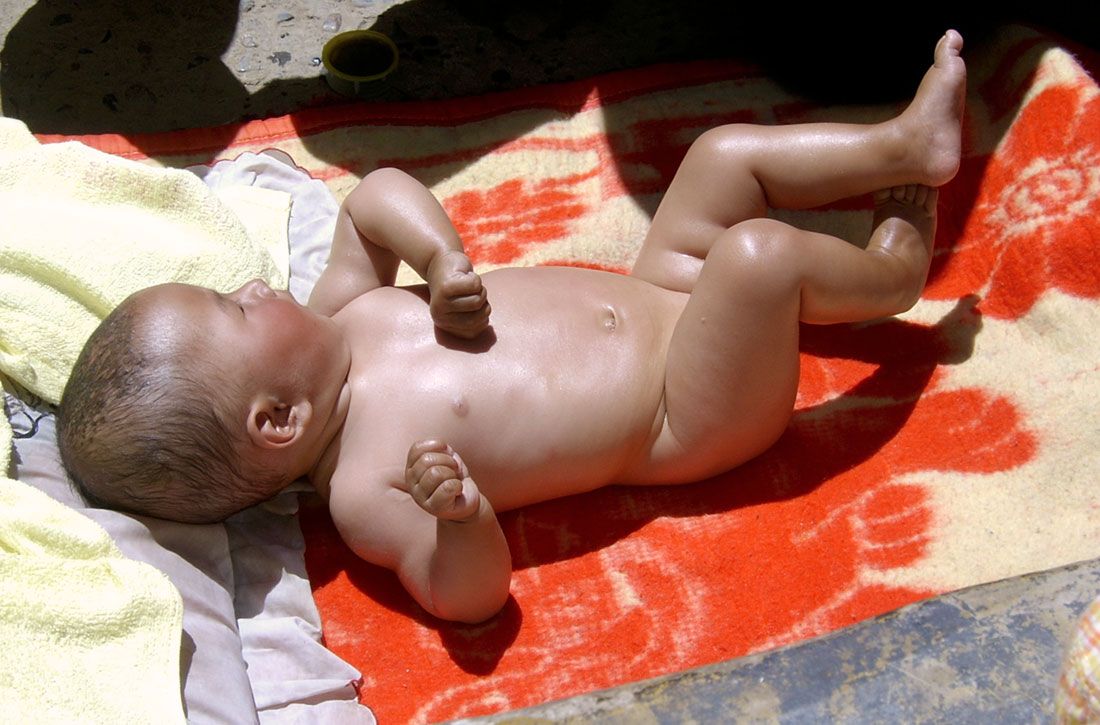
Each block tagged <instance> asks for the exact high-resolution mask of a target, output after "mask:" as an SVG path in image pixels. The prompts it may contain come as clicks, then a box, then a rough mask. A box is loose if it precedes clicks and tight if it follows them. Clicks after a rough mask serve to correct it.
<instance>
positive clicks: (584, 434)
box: [353, 269, 682, 510]
mask: <svg viewBox="0 0 1100 725" xmlns="http://www.w3.org/2000/svg"><path fill="white" fill-rule="evenodd" d="M485 284H486V287H487V289H488V292H489V299H490V303H491V304H492V307H493V314H492V325H493V332H492V339H491V344H486V343H487V342H489V341H487V340H483V341H480V342H481V345H480V346H478V345H472V346H467V345H462V344H451V345H447V344H439V342H438V341H437V340H435V339H434V334H433V336H432V338H433V339H430V340H429V339H427V338H421V339H420V342H419V344H417V345H415V346H414V347H413V349H410V350H407V351H406V352H405V354H404V355H395V356H394V359H395V362H398V364H400V362H399V360H400V359H401V358H402V357H403V358H404V359H405V362H404V364H403V365H402V367H403V370H402V373H401V375H400V376H399V377H400V378H401V379H397V378H392V377H391V378H390V382H389V383H388V384H387V385H386V386H383V387H385V388H389V389H390V390H391V391H393V393H396V392H397V391H398V390H399V388H400V387H402V386H404V387H405V392H404V394H402V395H393V394H390V395H389V398H390V399H389V401H388V406H389V407H390V408H391V409H392V410H395V411H401V412H400V413H399V415H397V416H395V417H396V418H400V420H401V423H400V424H399V425H396V426H394V430H395V431H397V430H400V431H402V433H401V434H400V435H401V436H402V437H404V438H407V439H408V440H407V441H405V442H404V443H401V442H399V441H394V445H396V446H401V445H403V447H404V449H405V450H407V448H408V445H409V444H410V443H412V442H413V440H416V439H419V438H424V437H441V438H445V439H446V440H447V441H448V442H449V443H450V444H451V445H452V446H453V447H454V448H455V450H456V451H458V453H459V455H461V456H462V457H463V459H464V460H465V461H466V463H467V465H468V466H469V468H470V471H471V475H472V476H473V477H474V480H475V481H477V483H478V485H479V486H480V487H481V489H482V491H484V492H485V494H486V495H487V496H489V499H490V501H491V502H492V503H493V505H494V507H496V508H497V509H499V510H504V509H508V508H514V507H516V506H521V505H525V504H528V503H533V502H535V501H540V500H545V499H549V498H556V497H560V496H563V495H567V494H570V493H577V492H581V491H585V490H590V489H592V488H596V487H599V486H603V485H606V484H608V483H612V482H614V481H615V480H616V478H617V477H618V476H619V475H620V474H621V473H622V472H623V470H624V469H625V468H627V467H628V466H630V465H631V464H632V463H633V462H634V461H635V460H636V458H637V456H638V455H640V454H641V453H642V452H643V451H644V450H646V449H647V448H648V445H649V443H650V442H651V441H652V438H653V437H654V436H655V435H656V433H657V431H658V430H659V426H660V423H661V421H662V420H663V394H664V371H665V357H666V351H667V347H668V340H669V337H670V335H671V331H672V328H673V327H674V325H675V320H676V318H677V316H678V313H679V309H680V307H681V305H682V300H681V299H680V297H679V296H678V295H675V294H674V293H668V292H665V291H663V290H659V289H656V288H654V287H652V286H650V285H647V284H644V283H641V282H639V281H638V280H635V279H632V278H627V277H622V276H620V275H609V274H606V273H596V272H590V271H587V270H575V269H523V270H500V271H497V272H491V273H489V274H486V275H485ZM425 314H426V310H425ZM427 322H429V323H430V320H428V321H427ZM353 355H354V352H353ZM391 373H392V370H391ZM376 382H377V381H376ZM377 392H378V390H377V388H376V389H375V390H374V391H373V392H372V393H369V394H368V395H370V396H371V397H375V396H376V394H377ZM378 402H379V403H381V401H378ZM376 404H377V403H376ZM401 455H404V450H402V451H401Z"/></svg>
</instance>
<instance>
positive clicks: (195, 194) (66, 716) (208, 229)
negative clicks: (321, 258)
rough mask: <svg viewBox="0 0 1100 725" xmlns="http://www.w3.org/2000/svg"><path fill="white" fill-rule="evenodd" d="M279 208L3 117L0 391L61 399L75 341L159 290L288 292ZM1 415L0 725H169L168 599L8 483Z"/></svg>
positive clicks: (6, 432)
mask: <svg viewBox="0 0 1100 725" xmlns="http://www.w3.org/2000/svg"><path fill="white" fill-rule="evenodd" d="M288 214H289V197H288V196H287V195H285V194H283V193H282V192H272V191H266V190H262V189H246V190H234V191H231V192H230V193H229V194H228V195H227V197H226V198H225V199H224V200H219V199H218V198H217V197H215V196H214V195H213V194H212V193H211V192H210V191H209V190H208V189H207V188H206V186H205V185H203V184H202V182H201V181H199V180H198V179H197V178H196V177H195V176H193V175H192V174H189V173H187V172H185V171H178V170H171V169H156V168H152V167H147V166H144V165H141V164H138V163H136V162H131V161H124V160H121V159H118V158H115V157H111V156H108V155H106V154H103V153H101V152H98V151H95V150H92V149H89V148H87V147H85V146H82V145H80V144H76V143H64V144H54V145H46V146H40V145H39V144H38V142H37V141H36V140H35V138H34V137H33V136H32V135H31V134H30V133H29V132H28V131H27V129H26V127H25V126H24V125H23V124H22V123H20V122H18V121H14V120H11V119H4V118H0V220H2V221H0V378H7V379H8V380H10V381H14V382H15V383H18V385H19V386H21V387H22V388H24V389H25V390H27V391H30V392H31V393H34V394H36V395H38V396H40V397H42V398H43V399H45V400H46V401H48V402H51V403H56V402H58V400H59V399H60V397H61V392H62V390H63V389H64V386H65V381H66V380H67V379H68V375H69V371H70V370H71V368H72V364H73V362H75V360H76V357H77V355H78V354H79V353H80V349H81V348H82V347H83V344H84V341H85V340H86V339H87V337H88V335H90V334H91V332H92V330H93V329H95V326H96V325H97V324H98V323H99V321H100V320H101V319H102V318H103V317H105V316H106V315H107V313H109V312H110V310H112V309H113V308H114V307H115V305H117V304H118V303H119V302H120V301H121V300H122V299H124V298H125V297H126V296H127V295H129V294H130V293H131V292H134V291H136V290H138V289H141V288H143V287H147V286H149V285H152V284H156V283H160V282H165V281H170V280H174V281H181V282H190V283H195V284H202V285H205V286H208V287H213V288H215V289H220V290H227V289H232V288H234V287H237V286H238V285H240V284H242V283H243V282H245V281H247V280H248V279H251V278H253V277H264V278H265V279H267V281H268V282H269V283H271V284H272V285H273V286H278V287H285V286H286V282H287V274H288V272H287V268H288V252H287V246H286V228H287V217H288ZM11 441H12V431H11V427H10V425H9V424H8V421H7V419H6V417H5V416H0V642H2V643H3V646H0V722H158V723H159V722H182V720H183V711H182V705H181V700H180V692H181V687H180V679H179V651H180V632H181V627H182V604H181V600H180V596H179V592H177V591H176V589H175V588H174V587H173V586H172V584H171V582H169V581H168V580H167V579H166V578H165V577H164V576H163V575H162V574H161V573H160V572H159V571H157V570H156V569H154V568H153V567H151V566H148V565H146V564H143V563H140V562H136V561H130V560H127V559H125V558H124V557H122V555H121V553H120V552H119V551H118V549H117V548H116V547H115V545H114V543H113V542H112V541H111V539H110V537H109V536H108V535H107V533H106V532H105V531H104V530H103V529H102V528H101V527H100V526H99V525H98V524H96V523H95V522H93V521H92V520H91V519H88V518H87V517H85V516H82V515H81V514H79V513H77V512H75V511H73V510H71V509H68V508H66V507H64V506H62V505H61V504H58V503H56V502H55V501H53V500H52V499H50V498H49V497H48V496H46V495H44V494H42V493H40V492H38V491H36V490H35V489H32V488H30V487H29V486H26V485H25V484H22V483H20V482H18V481H14V480H12V479H10V478H6V477H5V475H6V474H7V472H8V471H9V463H10V460H11Z"/></svg>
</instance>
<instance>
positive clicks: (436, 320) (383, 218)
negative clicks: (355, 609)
mask: <svg viewBox="0 0 1100 725" xmlns="http://www.w3.org/2000/svg"><path fill="white" fill-rule="evenodd" d="M961 49H962V38H961V37H960V36H959V34H958V33H956V32H954V31H948V33H946V34H945V35H944V37H943V38H942V39H940V41H939V43H938V44H937V46H936V49H935V62H934V64H933V65H932V67H931V68H930V69H929V71H928V72H927V74H926V75H925V77H924V79H923V80H922V82H921V84H920V87H919V89H918V90H917V93H916V96H915V98H914V99H913V101H912V102H911V103H910V105H909V106H908V107H907V108H906V109H905V111H904V112H902V113H901V114H900V115H898V116H897V117H895V118H893V119H890V120H888V121H885V122H882V123H877V124H870V125H854V124H833V123H822V124H804V125H790V126H776V127H765V126H751V125H730V126H723V127H720V128H716V129H713V130H711V131H708V132H707V133H705V134H703V135H702V136H701V137H700V138H699V139H698V140H697V141H696V142H695V143H694V144H693V145H692V147H691V148H690V150H689V151H688V153H687V155H686V157H685V158H684V160H683V163H682V165H681V166H680V168H679V170H678V171H677V173H676V176H675V178H674V179H673V181H672V183H671V185H670V187H669V189H668V191H667V194H666V195H665V197H664V199H663V200H662V202H661V204H660V207H659V208H658V210H657V212H656V215H655V217H654V219H653V224H652V227H651V229H650V230H649V233H648V235H647V237H646V239H645V242H644V245H643V247H642V249H641V252H640V253H639V256H638V259H637V262H636V264H635V266H634V269H633V271H632V273H631V274H630V275H629V276H626V275H617V274H612V273H606V272H599V271H592V270H585V269H575V268H548V267H544V268H525V269H502V270H494V271H492V272H488V273H486V274H484V275H480V276H479V275H478V274H477V273H475V272H474V271H473V268H472V266H471V264H470V261H469V259H468V258H467V257H466V255H465V253H464V252H463V248H462V242H461V240H460V239H459V237H458V235H457V233H456V231H455V229H454V227H453V226H452V224H451V222H450V220H449V219H448V218H447V216H446V214H445V213H444V211H443V209H442V207H441V206H440V205H439V203H438V202H437V201H436V200H435V199H434V198H433V197H432V195H431V194H430V193H429V192H428V191H427V190H426V189H425V188H424V187H423V186H421V185H420V184H419V183H418V182H416V181H415V180H413V179H412V178H410V177H409V176H406V175H405V174H403V173H401V172H399V171H396V170H393V169H382V170H378V171H375V172H373V173H371V174H370V175H368V176H367V177H366V178H364V179H363V181H362V182H361V183H360V184H359V186H358V187H356V189H355V190H354V191H353V192H351V194H350V195H349V196H348V198H347V199H346V200H345V202H344V204H343V206H342V208H341V211H340V214H339V218H338V220H337V226H336V232H335V236H334V239H333V242H332V252H331V258H330V260H329V264H328V267H327V269H326V270H325V272H324V273H323V274H322V275H321V277H320V279H319V280H318V282H317V285H316V288H315V290H314V292H313V295H312V297H311V299H310V301H309V306H308V308H306V307H302V306H300V305H298V304H297V303H295V302H294V300H293V299H291V297H290V296H289V295H288V294H287V293H286V292H282V291H276V290H272V289H270V288H269V287H267V286H266V285H265V284H264V283H262V282H260V281H253V282H249V283H248V284H246V285H244V286H243V287H241V288H240V289H238V290H236V291H235V292H232V293H229V294H219V293H217V292H214V291H211V290H208V289H202V288H197V287H189V286H184V285H175V284H167V285H161V286H158V287H153V288H150V289H147V290H144V291H141V292H138V293H136V294H134V295H133V296H131V297H130V298H128V299H127V300H126V301H125V302H123V303H122V305H120V306H119V308H118V309H117V310H115V311H114V312H113V313H112V314H111V315H110V316H109V317H108V318H107V319H106V320H105V321H104V323H103V324H102V325H101V326H100V328H99V329H98V330H97V331H96V332H95V334H94V335H93V336H92V338H91V339H90V340H89V341H88V344H87V346H86V347H85V349H84V351H83V353H82V354H81V356H80V359H79V361H78V362H77V365H76V368H75V370H74V371H73V375H72V378H71V380H70V382H69V385H68V387H67V388H66V390H65V394H64V398H63V401H62V406H61V411H60V415H59V431H60V442H61V446H62V455H63V459H64V462H65V464H66V467H67V468H68V470H69V472H70V473H71V475H72V477H73V478H74V480H76V481H77V482H78V483H79V485H81V487H82V488H83V489H84V490H85V491H86V492H87V494H88V496H89V498H91V499H92V500H93V501H96V502H99V503H100V504H102V505H110V506H114V507H117V508H122V509H124V510H128V511H132V512H136V513H143V514H148V515H152V516H159V517H164V518H170V519H176V520H182V521H190V522H203V521H213V520H218V519H221V518H224V517H225V516H227V515H229V514H231V513H233V512H235V511H237V510H239V509H241V508H243V507H245V506H248V505H251V504H254V503H256V502H258V501H260V500H263V499H264V498H266V497H269V496H271V495H273V494H274V493H276V492H277V491H279V490H280V489H281V488H282V487H284V486H285V485H287V484H288V483H289V482H291V481H293V480H294V479H296V478H299V477H301V476H308V477H309V478H310V480H311V481H312V483H313V485H314V486H315V487H316V489H317V491H318V492H319V493H320V495H321V496H323V497H325V498H327V500H328V502H329V508H330V510H331V512H332V517H333V520H334V521H335V524H336V526H337V527H338V529H339V531H340V533H341V535H342V536H343V538H344V540H345V541H346V542H347V543H348V545H349V546H350V547H351V548H352V549H353V550H354V551H355V552H357V553H358V554H359V555H360V556H362V557H364V558H365V559H367V560H369V561H371V562H375V563H377V564H380V565H383V566H386V567H389V568H391V569H393V570H395V571H396V572H397V574H398V575H399V576H400V578H401V581H402V582H403V583H404V585H405V587H407V589H408V590H409V592H411V594H412V595H413V596H414V597H415V598H416V600H417V601H418V602H420V604H421V605H423V607H424V608H425V609H427V610H428V611H429V612H431V613H433V614H435V615H437V616H439V617H443V618H446V619H453V620H461V621H469V622H477V621H481V620H484V619H486V618H488V617H490V616H492V615H493V614H494V613H496V612H497V611H498V610H499V609H500V608H501V607H502V606H503V604H504V603H505V601H506V599H507V597H508V589H509V583H510V578H511V560H510V556H509V552H508V547H507V544H506V542H505V539H504V536H503V534H502V533H501V529H500V526H499V524H498V522H497V518H496V512H497V511H501V510H506V509H512V508H515V507H517V506H524V505H526V504H530V503H534V502H536V501H542V500H545V499H549V498H553V497H558V496H565V495H568V494H574V493H579V492H582V491H588V490H591V489H594V488H597V487H600V486H605V485H608V484H613V483H620V484H675V483H686V482H689V481H697V480H700V479H703V478H706V477H709V476H711V475H714V474H717V473H719V472H722V471H725V470H728V469H730V468H733V467H735V466H737V465H739V464H741V463H743V462H744V461H746V460H748V459H750V458H752V457H754V456H756V455H757V454H759V453H761V452H762V451H764V450H765V449H767V448H768V447H769V446H770V445H772V443H773V442H775V440H776V439H777V438H778V437H779V436H780V434H781V433H782V432H783V430H784V428H785V427H786V425H787V423H788V420H789V418H790V416H791V413H792V409H793V404H794V400H795V393H796V388H797V385H798V375H799V371H798V364H799V363H798V332H799V322H800V321H801V322H807V323H815V324H827V323H835V322H851V321H859V320H868V319H872V318H877V317H881V316H886V315H892V314H896V313H899V312H902V311H904V310H906V309H908V308H909V307H911V306H912V305H913V304H914V303H915V302H916V300H917V299H918V297H919V295H920V293H921V290H922V288H923V286H924V282H925V278H926V276H927V273H928V265H929V260H930V257H931V252H932V243H933V238H934V234H935V225H936V195H937V192H936V188H935V187H937V186H940V185H942V184H944V183H946V182H947V181H949V180H950V179H951V178H952V177H953V176H954V174H955V172H956V171H957V169H958V166H959V159H960V135H961V132H960V119H961V114H962V107H963V100H964V93H965V84H966V69H965V65H964V63H963V60H962V58H961V57H960V51H961ZM868 193H873V195H874V201H875V210H874V216H873V228H872V231H871V235H870V239H869V242H868V243H867V245H866V248H863V249H861V248H859V247H856V246H853V245H851V244H849V243H847V242H845V241H842V240H840V239H837V238H835V237H831V236H827V235H825V234H820V233H816V232H810V231H805V230H802V229H798V228H795V227H793V226H790V225H788V224H785V223H782V222H780V221H776V220H773V219H769V218H766V216H765V214H766V211H767V208H768V207H769V206H771V207H780V208H795V209H802V208H809V207H815V206H819V205H822V204H826V203H829V202H833V201H836V200H839V199H842V198H846V197H851V196H855V195H860V194H868ZM400 260H404V261H405V262H407V263H408V264H409V265H410V266H411V267H412V268H413V269H414V270H416V272H418V273H419V274H420V275H421V277H422V278H423V279H424V280H425V281H426V282H427V284H426V285H421V286H416V287H409V288H399V287H394V286H393V285H394V280H395V276H396V272H397V266H398V263H399V261H400ZM490 301H491V302H492V309H491V311H490Z"/></svg>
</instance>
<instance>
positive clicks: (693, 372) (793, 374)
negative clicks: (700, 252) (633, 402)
mask: <svg viewBox="0 0 1100 725" xmlns="http://www.w3.org/2000/svg"><path fill="white" fill-rule="evenodd" d="M751 225H752V226H753V227H759V228H749V229H746V228H739V229H733V230H730V231H729V232H727V233H726V234H724V235H722V236H721V237H720V239H719V240H718V241H717V242H716V244H715V246H714V248H713V249H712V250H711V253H710V254H709V255H708V256H707V259H706V262H705V264H704V265H703V267H702V269H701V270H700V273H699V277H698V279H697V280H696V283H695V287H694V290H693V291H692V293H691V297H690V299H689V300H688V302H687V304H686V306H685V307H684V311H683V313H682V314H681V316H680V318H679V320H678V321H677V323H676V328H675V330H674V332H673V334H672V339H671V341H670V343H669V351H668V359H667V363H666V371H665V421H664V426H663V428H662V430H661V432H660V434H659V435H658V436H657V438H656V440H655V442H654V444H653V446H652V449H651V450H650V451H649V457H648V461H647V462H646V464H645V465H647V466H648V467H649V468H648V473H647V475H646V476H645V478H647V479H650V480H651V482H654V483H658V482H661V483H676V482H686V481H691V480H699V479H701V478H705V477H708V476H711V475H714V474H717V473H720V472H722V471H724V470H728V469H730V468H733V467H734V466H737V465H739V464H740V463H743V462H744V461H746V460H748V459H750V458H752V457H754V456H756V455H757V454H759V453H761V452H763V451H764V450H766V449H767V448H768V447H769V446H771V444H772V443H774V442H775V440H776V439H777V438H778V437H779V436H780V435H781V434H782V432H783V430H784V429H785V428H786V425H787V422H788V421H789V420H790V416H791V411H792V409H793V406H794V399H795V394H796V392H797V388H798V320H799V308H800V295H799V285H798V278H797V274H795V273H794V272H793V270H792V269H789V268H788V266H789V260H785V259H782V258H781V257H782V254H777V255H776V256H774V257H772V258H769V256H768V255H767V254H761V253H760V249H759V242H760V239H759V238H758V237H757V235H758V234H761V233H765V234H767V233H772V232H775V231H776V229H773V228H771V223H770V222H769V221H768V220H762V221H761V222H753V223H751ZM780 231H781V230H780ZM639 472H641V471H639ZM635 478H637V479H639V482H644V481H642V480H641V477H639V476H635Z"/></svg>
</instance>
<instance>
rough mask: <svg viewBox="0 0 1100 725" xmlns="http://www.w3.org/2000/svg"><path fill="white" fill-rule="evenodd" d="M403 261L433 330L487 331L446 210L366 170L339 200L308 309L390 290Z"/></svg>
mask: <svg viewBox="0 0 1100 725" xmlns="http://www.w3.org/2000/svg"><path fill="white" fill-rule="evenodd" d="M402 260H403V261H405V262H406V263H407V264H408V265H409V266H410V267H412V268H413V269H414V270H415V271H416V273H417V274H419V275H420V276H421V278H423V279H424V280H425V281H427V283H428V287H429V290H430V292H431V308H432V317H433V319H434V320H435V322H436V325H438V326H439V327H441V328H442V329H444V330H446V331H448V332H451V333H453V334H456V335H459V336H460V337H466V338H473V337H476V336H477V335H479V334H481V332H482V331H483V330H484V329H485V328H486V327H488V324H489V306H488V304H487V302H486V298H485V290H484V288H483V287H482V285H481V278H480V277H479V276H478V275H477V273H475V272H474V271H473V266H472V265H471V264H470V260H469V258H467V256H466V253H465V252H464V251H463V248H462V240H461V239H460V238H459V236H458V232H457V231H456V230H455V228H454V225H453V224H452V223H451V220H450V218H448V216H447V213H446V211H444V209H443V207H442V206H441V205H440V203H439V201H438V200H437V199H436V198H435V197H434V196H433V195H432V193H431V192H430V191H429V190H428V189H427V188H425V187H424V185H423V184H421V183H420V182H419V181H417V180H416V179H414V178H412V177H411V176H409V175H408V174H406V173H404V172H402V171H399V170H397V169H378V170H376V171H373V172H371V173H370V174H368V175H367V176H366V177H364V178H363V180H362V181H361V182H359V185H358V186H356V187H355V189H354V190H353V191H352V192H351V193H350V194H348V197H347V198H346V199H345V200H344V203H343V205H342V206H341V207H340V213H339V215H338V216H337V220H336V230H335V232H334V234H333V239H332V252H331V254H330V256H329V262H328V266H327V267H326V268H325V271H324V273H323V274H322V275H321V278H320V279H319V280H318V281H317V286H316V287H315V288H314V291H313V295H312V296H311V297H310V300H309V305H310V307H311V308H313V309H315V310H317V311H318V312H321V313H322V314H326V315H332V314H335V313H336V312H338V311H339V310H340V309H341V308H343V307H344V305H346V304H347V303H349V302H351V301H352V300H353V299H355V298H356V297H358V296H359V295H361V294H363V293H365V292H369V291H370V290H372V289H375V288H376V287H382V286H389V285H392V284H393V283H394V281H395V280H396V278H397V266H398V264H399V263H400V262H401V261H402Z"/></svg>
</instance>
